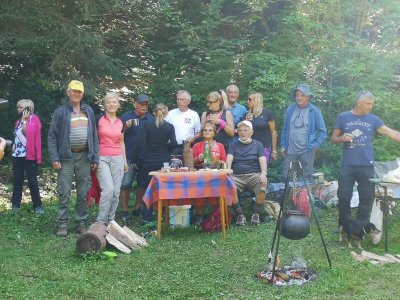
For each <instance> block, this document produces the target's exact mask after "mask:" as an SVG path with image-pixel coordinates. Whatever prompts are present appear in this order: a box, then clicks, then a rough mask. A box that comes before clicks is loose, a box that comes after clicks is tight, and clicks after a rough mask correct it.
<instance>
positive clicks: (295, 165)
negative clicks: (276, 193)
mask: <svg viewBox="0 0 400 300" xmlns="http://www.w3.org/2000/svg"><path fill="white" fill-rule="evenodd" d="M289 166H290V167H289V170H288V172H287V174H286V182H285V188H284V192H283V201H282V203H281V207H280V210H279V215H278V220H277V222H276V226H275V232H274V237H273V239H272V246H271V250H270V251H269V254H268V263H271V259H272V253H273V251H274V248H275V241H276V249H275V256H274V264H273V267H272V270H271V271H272V278H271V283H273V281H274V277H275V268H276V262H277V258H278V252H279V244H280V240H281V231H282V223H283V222H281V219H282V212H283V209H284V207H287V206H288V203H287V201H288V200H287V199H289V198H290V197H289V195H288V193H290V189H289V188H288V187H289V178H290V174H292V175H293V177H296V174H297V172H298V171H300V173H301V176H302V178H303V181H304V183H305V186H306V189H307V195H308V199H309V200H310V202H311V199H313V198H312V195H311V192H310V186H309V184H308V183H307V180H305V177H304V173H303V168H302V166H301V163H300V162H299V161H291V162H290V165H289ZM310 206H311V212H312V215H313V217H314V219H315V223H316V224H317V227H318V232H319V235H320V237H321V241H322V245H323V247H324V250H325V255H326V259H327V260H328V264H329V267H330V268H332V263H331V259H330V257H329V254H328V250H327V248H326V244H325V240H324V237H323V235H322V231H321V227H320V226H319V221H318V217H317V214H316V213H315V210H314V206H313V204H312V203H310Z"/></svg>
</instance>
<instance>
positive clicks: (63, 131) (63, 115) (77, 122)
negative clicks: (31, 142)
mask: <svg viewBox="0 0 400 300" xmlns="http://www.w3.org/2000/svg"><path fill="white" fill-rule="evenodd" d="M84 91H85V90H84V86H83V83H82V82H80V81H78V80H72V81H71V82H70V83H69V84H68V88H67V95H68V100H69V101H67V102H66V103H64V104H63V105H61V106H60V107H58V108H57V109H56V110H55V111H54V114H53V118H52V120H51V124H50V129H49V135H48V139H47V143H48V148H49V158H50V161H51V163H52V166H53V169H55V170H56V171H57V172H58V180H57V191H58V197H59V206H58V212H57V226H58V231H57V236H59V237H65V236H67V235H68V220H69V214H68V205H69V201H70V198H71V189H72V181H73V180H74V179H75V182H76V192H77V199H76V202H77V203H76V206H75V207H76V212H75V219H76V221H77V232H78V233H79V234H82V233H84V232H85V231H86V220H87V217H88V206H87V194H88V191H89V188H90V170H91V169H92V170H95V169H96V168H97V164H98V162H99V140H98V136H97V129H96V120H95V116H94V113H93V110H92V109H91V108H90V106H89V105H87V104H84V103H83V101H82V98H83V94H84Z"/></svg>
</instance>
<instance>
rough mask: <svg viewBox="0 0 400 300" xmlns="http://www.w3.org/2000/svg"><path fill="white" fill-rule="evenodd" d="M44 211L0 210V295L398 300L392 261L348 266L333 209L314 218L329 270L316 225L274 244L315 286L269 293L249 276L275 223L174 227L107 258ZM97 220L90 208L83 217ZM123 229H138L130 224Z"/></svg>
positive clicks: (399, 247)
mask: <svg viewBox="0 0 400 300" xmlns="http://www.w3.org/2000/svg"><path fill="white" fill-rule="evenodd" d="M45 208H46V214H45V215H44V216H40V217H37V216H36V215H34V214H33V213H32V212H31V211H29V210H28V207H24V208H23V209H22V211H21V212H20V213H19V214H15V213H12V212H3V213H0V226H1V228H2V229H1V231H0V255H1V259H0V299H111V298H113V299H267V298H268V299H321V298H324V299H398V295H399V294H400V284H399V283H400V280H399V278H400V265H398V264H397V265H395V264H387V265H382V266H374V265H372V264H370V263H359V262H356V261H354V260H353V259H352V258H351V256H350V250H349V249H348V248H347V247H346V246H345V244H344V243H339V242H338V241H337V239H338V236H337V234H335V233H334V229H335V227H336V219H337V212H336V209H327V210H324V211H323V212H321V214H320V218H321V219H320V221H321V227H322V229H323V233H324V238H325V240H326V243H327V246H328V250H329V254H330V256H331V259H332V263H333V267H332V269H329V267H328V263H327V260H326V257H325V253H324V251H323V247H322V243H321V239H320V236H319V234H318V231H317V228H316V227H315V225H314V227H313V228H312V231H311V234H310V236H309V237H307V238H305V239H303V240H300V241H290V240H287V239H285V238H282V239H281V247H280V255H281V262H282V264H283V265H285V264H290V263H291V261H292V259H293V258H294V257H295V256H297V255H302V256H303V257H304V258H305V259H306V261H307V262H308V265H309V267H310V268H312V269H313V270H315V271H316V272H317V278H316V279H315V281H313V282H311V283H310V284H308V285H305V286H290V287H271V286H269V285H267V284H265V283H264V282H262V281H260V280H259V279H256V278H255V277H254V274H255V273H257V272H259V271H262V270H264V267H265V265H266V261H267V252H269V248H270V247H271V242H272V234H273V232H274V229H275V223H274V222H271V223H263V224H262V225H260V226H257V227H254V226H245V227H241V228H237V227H234V226H232V227H231V228H230V230H229V232H228V238H227V240H226V241H223V240H222V239H221V235H220V234H219V233H215V234H204V233H200V232H198V231H197V230H196V229H194V228H185V229H176V230H174V231H172V232H171V233H170V234H169V235H166V236H163V238H162V239H161V240H157V239H155V238H152V237H151V238H150V239H149V246H148V247H147V248H145V249H142V250H140V251H135V252H133V253H132V254H130V255H123V254H119V255H118V257H117V258H116V259H115V260H107V259H105V258H102V257H101V256H90V255H89V256H86V257H84V258H78V257H76V256H75V242H76V239H77V235H76V234H70V235H69V236H68V237H67V238H57V237H56V236H55V226H54V224H55V213H56V203H47V204H46V206H45ZM95 215H96V209H95V208H91V217H90V218H91V220H93V219H94V217H95ZM399 223H400V222H399V221H398V220H397V221H396V222H392V223H391V225H390V243H389V250H390V251H389V252H390V253H391V254H400V243H399V240H400V239H399V237H400V233H399V232H400V230H399V229H400V226H399ZM129 225H130V227H131V228H132V229H133V230H134V231H136V232H141V231H144V230H145V229H144V228H141V227H138V226H137V225H136V222H131V223H130V224H129ZM71 230H72V224H71ZM364 249H366V250H367V251H371V252H374V253H377V254H383V245H382V244H381V243H380V244H378V245H376V246H375V245H372V244H371V242H370V240H369V239H367V240H366V241H364ZM357 251H358V250H357ZM358 252H359V251H358Z"/></svg>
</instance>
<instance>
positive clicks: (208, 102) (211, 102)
mask: <svg viewBox="0 0 400 300" xmlns="http://www.w3.org/2000/svg"><path fill="white" fill-rule="evenodd" d="M216 102H218V100H215V101H209V100H207V104H213V103H216Z"/></svg>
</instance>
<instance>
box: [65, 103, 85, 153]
mask: <svg viewBox="0 0 400 300" xmlns="http://www.w3.org/2000/svg"><path fill="white" fill-rule="evenodd" d="M88 122H89V121H88V118H87V116H86V114H85V113H84V112H82V111H81V112H79V114H76V113H74V112H73V113H71V131H70V132H69V142H70V145H71V149H80V148H85V147H87V142H88V125H89V124H88Z"/></svg>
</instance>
